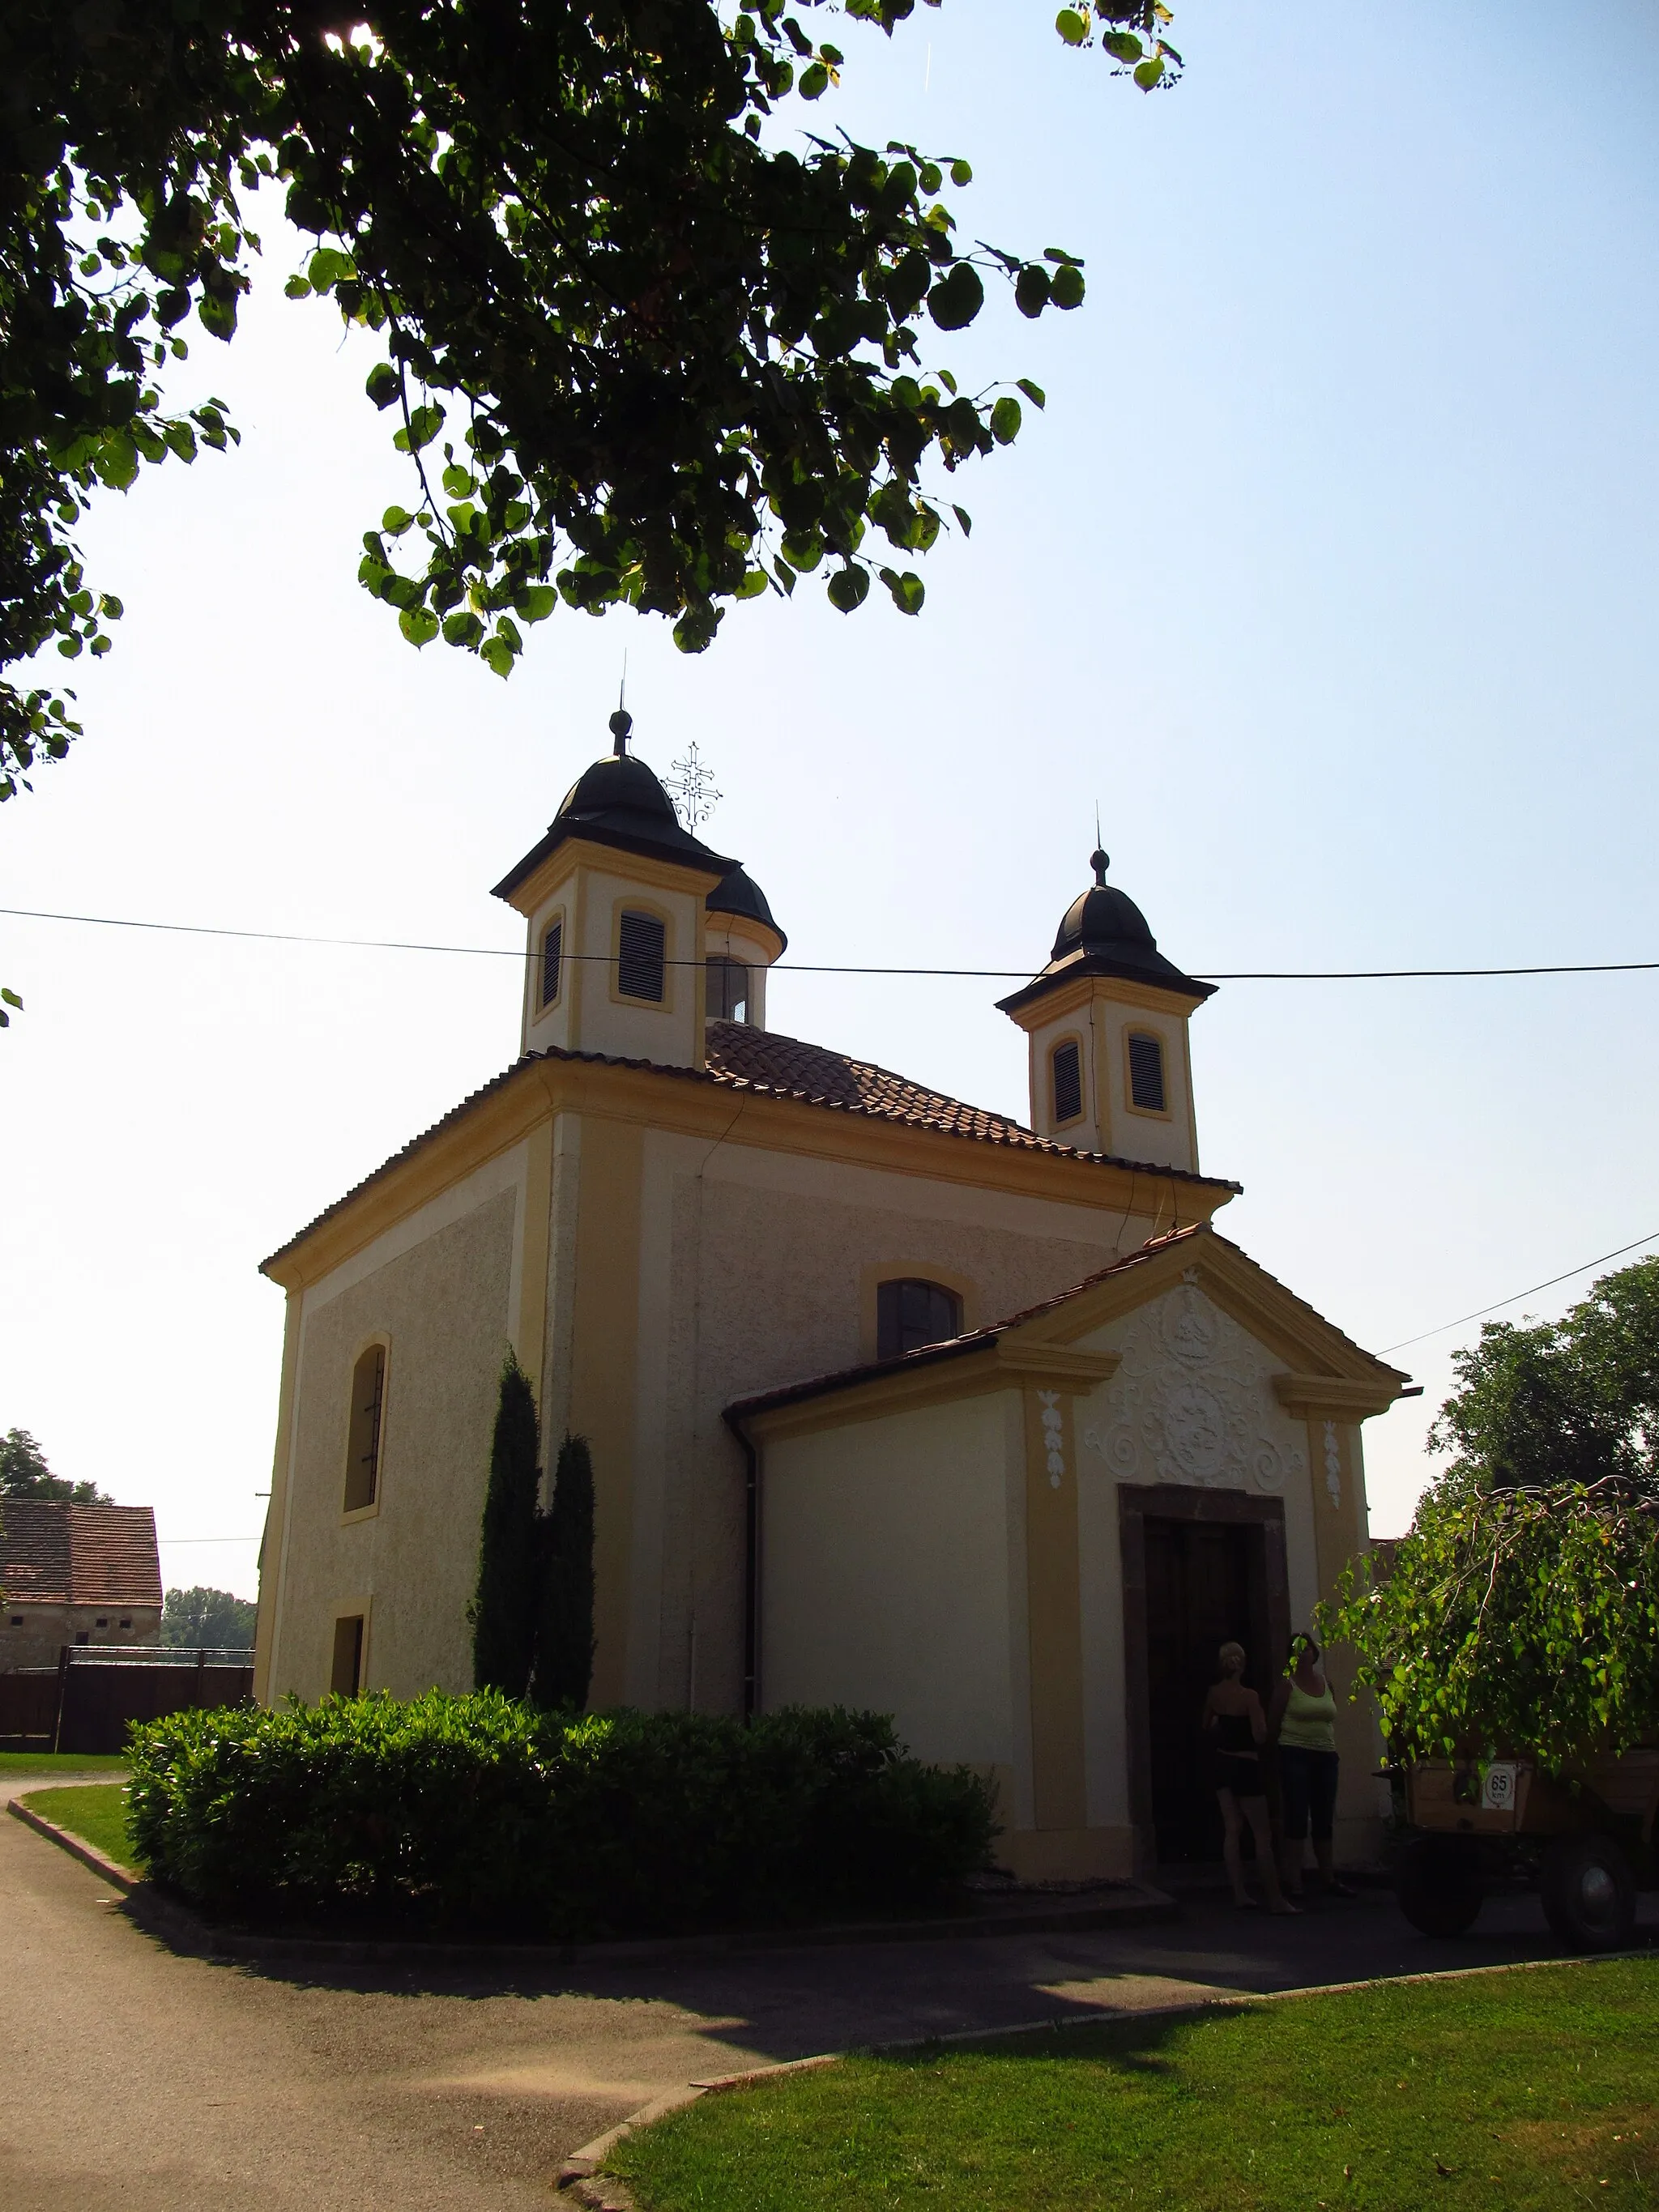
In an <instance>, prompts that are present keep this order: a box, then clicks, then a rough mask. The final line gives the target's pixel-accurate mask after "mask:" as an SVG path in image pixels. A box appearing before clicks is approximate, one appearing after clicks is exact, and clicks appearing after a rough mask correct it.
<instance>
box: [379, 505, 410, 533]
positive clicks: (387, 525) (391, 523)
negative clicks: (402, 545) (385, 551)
mask: <svg viewBox="0 0 1659 2212" xmlns="http://www.w3.org/2000/svg"><path fill="white" fill-rule="evenodd" d="M414 520H415V518H414V516H413V515H412V514H411V513H410V511H409V509H408V508H407V507H387V509H386V513H384V514H383V515H382V516H381V517H380V527H381V529H382V530H384V531H386V532H388V533H389V534H390V535H391V536H392V537H393V538H401V537H402V536H403V534H404V531H405V530H407V529H408V528H409V527H410V525H411V523H413V521H414Z"/></svg>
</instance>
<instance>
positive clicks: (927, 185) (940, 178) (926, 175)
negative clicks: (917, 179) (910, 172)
mask: <svg viewBox="0 0 1659 2212" xmlns="http://www.w3.org/2000/svg"><path fill="white" fill-rule="evenodd" d="M944 184H945V172H944V170H943V169H941V168H940V167H939V163H938V162H937V161H924V162H923V163H922V165H921V189H922V190H923V191H925V192H926V193H927V197H928V198H929V199H932V198H933V196H934V195H935V193H937V192H938V191H940V190H941V189H942V188H943V186H944Z"/></svg>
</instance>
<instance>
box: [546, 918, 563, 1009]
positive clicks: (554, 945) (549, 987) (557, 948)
mask: <svg viewBox="0 0 1659 2212" xmlns="http://www.w3.org/2000/svg"><path fill="white" fill-rule="evenodd" d="M563 947H564V924H563V923H562V921H550V922H549V923H548V925H547V934H546V935H545V936H544V938H543V939H542V1004H543V1006H551V1005H552V1003H553V1001H554V1000H555V999H556V998H557V997H558V995H559V957H560V954H561V953H562V950H563Z"/></svg>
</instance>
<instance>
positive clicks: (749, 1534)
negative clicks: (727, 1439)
mask: <svg viewBox="0 0 1659 2212" xmlns="http://www.w3.org/2000/svg"><path fill="white" fill-rule="evenodd" d="M722 1419H724V1420H725V1423H726V1427H727V1428H728V1429H730V1430H731V1431H732V1435H733V1436H734V1437H736V1438H737V1440H738V1443H739V1444H740V1445H741V1446H742V1447H743V1461H744V1478H743V1717H744V1720H752V1719H753V1717H754V1713H755V1705H756V1702H757V1694H758V1692H759V1686H760V1683H759V1649H760V1455H759V1454H758V1453H757V1450H756V1449H755V1440H754V1438H753V1437H751V1436H750V1433H749V1431H748V1430H747V1429H745V1428H744V1425H743V1416H742V1414H741V1413H736V1412H734V1411H733V1409H732V1407H730V1406H728V1407H726V1411H725V1413H724V1414H723V1415H722Z"/></svg>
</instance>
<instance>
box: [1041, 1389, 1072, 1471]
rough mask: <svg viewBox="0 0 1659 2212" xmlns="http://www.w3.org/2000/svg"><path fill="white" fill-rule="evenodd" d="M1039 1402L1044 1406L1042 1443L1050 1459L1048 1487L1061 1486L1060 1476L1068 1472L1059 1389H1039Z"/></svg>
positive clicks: (1064, 1429)
mask: <svg viewBox="0 0 1659 2212" xmlns="http://www.w3.org/2000/svg"><path fill="white" fill-rule="evenodd" d="M1037 1403H1038V1404H1039V1405H1040V1406H1041V1407H1042V1443H1043V1449H1044V1450H1045V1452H1046V1453H1047V1455H1048V1487H1049V1489H1050V1490H1058V1489H1059V1488H1060V1477H1061V1476H1062V1475H1063V1474H1065V1472H1066V1443H1065V1431H1066V1424H1065V1419H1064V1416H1063V1415H1062V1414H1061V1413H1060V1393H1059V1392H1058V1391H1057V1390H1039V1391H1038V1392H1037Z"/></svg>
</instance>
